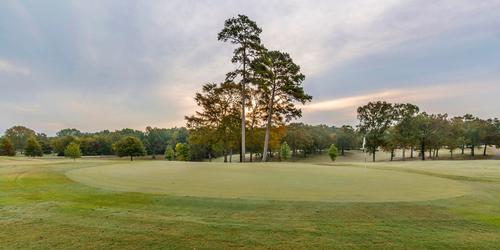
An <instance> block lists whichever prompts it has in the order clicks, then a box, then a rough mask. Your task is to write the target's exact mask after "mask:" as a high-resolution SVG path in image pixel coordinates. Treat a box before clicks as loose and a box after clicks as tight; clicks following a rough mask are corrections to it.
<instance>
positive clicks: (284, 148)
mask: <svg viewBox="0 0 500 250" xmlns="http://www.w3.org/2000/svg"><path fill="white" fill-rule="evenodd" d="M291 154H292V150H291V149H290V146H288V143H286V142H283V144H281V148H280V156H281V160H284V161H286V160H288V159H290V156H291Z"/></svg>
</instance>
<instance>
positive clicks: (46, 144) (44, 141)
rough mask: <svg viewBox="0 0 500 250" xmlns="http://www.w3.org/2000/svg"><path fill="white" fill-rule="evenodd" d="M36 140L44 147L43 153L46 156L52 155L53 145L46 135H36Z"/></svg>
mask: <svg viewBox="0 0 500 250" xmlns="http://www.w3.org/2000/svg"><path fill="white" fill-rule="evenodd" d="M36 140H37V141H38V143H40V146H41V147H42V151H43V153H44V154H51V153H52V150H53V148H52V145H51V143H50V141H49V137H47V135H46V134H44V133H37V134H36Z"/></svg>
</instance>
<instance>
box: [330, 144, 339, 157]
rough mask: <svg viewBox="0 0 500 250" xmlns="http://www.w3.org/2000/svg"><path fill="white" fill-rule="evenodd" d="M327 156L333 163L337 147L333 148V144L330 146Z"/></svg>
mask: <svg viewBox="0 0 500 250" xmlns="http://www.w3.org/2000/svg"><path fill="white" fill-rule="evenodd" d="M328 155H329V156H330V159H331V160H332V161H335V160H336V159H337V155H338V150H337V147H336V146H335V144H332V145H331V146H330V149H328Z"/></svg>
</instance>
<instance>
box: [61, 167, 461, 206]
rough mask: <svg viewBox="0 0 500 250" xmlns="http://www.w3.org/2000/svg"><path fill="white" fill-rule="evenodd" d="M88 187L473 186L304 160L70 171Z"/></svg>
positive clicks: (386, 193)
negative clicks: (325, 164) (308, 162)
mask: <svg viewBox="0 0 500 250" xmlns="http://www.w3.org/2000/svg"><path fill="white" fill-rule="evenodd" d="M66 175H67V176H68V177H69V178H71V179H72V180H74V181H78V182H81V183H84V184H86V185H89V186H94V187H99V188H104V189H109V190H114V191H124V192H144V193H160V194H169V195H177V196H196V197H215V198H242V199H265V200H301V201H338V202H351V201H362V202H382V201H384V202H386V201H418V200H432V199H441V198H449V197H456V196H460V195H464V194H466V193H468V191H469V187H468V186H467V185H465V184H463V183H461V182H459V181H454V180H450V179H444V178H438V177H432V176H426V175H420V174H413V173H404V172H400V171H390V170H376V169H365V168H358V167H346V166H335V167H333V166H317V165H311V164H302V163H283V164H280V163H270V164H258V163H253V164H223V163H192V162H189V163H187V162H166V161H154V162H151V161H149V162H133V163H119V164H114V165H106V166H99V167H90V168H81V169H76V170H71V171H69V172H67V173H66Z"/></svg>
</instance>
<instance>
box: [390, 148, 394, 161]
mask: <svg viewBox="0 0 500 250" xmlns="http://www.w3.org/2000/svg"><path fill="white" fill-rule="evenodd" d="M393 160H394V149H392V150H391V161H393Z"/></svg>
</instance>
